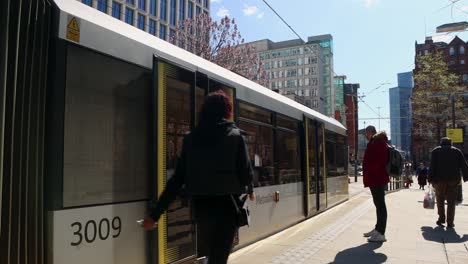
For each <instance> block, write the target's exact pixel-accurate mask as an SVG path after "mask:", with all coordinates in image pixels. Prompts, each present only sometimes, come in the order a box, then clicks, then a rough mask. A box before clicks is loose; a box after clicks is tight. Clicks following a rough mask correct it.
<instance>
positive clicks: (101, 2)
mask: <svg viewBox="0 0 468 264" xmlns="http://www.w3.org/2000/svg"><path fill="white" fill-rule="evenodd" d="M97 9H98V10H99V11H101V12H104V13H107V0H98V2H97Z"/></svg>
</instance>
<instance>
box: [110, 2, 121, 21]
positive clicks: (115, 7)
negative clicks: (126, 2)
mask: <svg viewBox="0 0 468 264" xmlns="http://www.w3.org/2000/svg"><path fill="white" fill-rule="evenodd" d="M121 12H122V5H121V4H119V3H117V2H115V1H114V2H112V16H113V17H115V18H117V19H120V17H121V15H120V13H121Z"/></svg>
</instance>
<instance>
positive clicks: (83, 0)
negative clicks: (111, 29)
mask: <svg viewBox="0 0 468 264" xmlns="http://www.w3.org/2000/svg"><path fill="white" fill-rule="evenodd" d="M81 3H83V4H85V5H89V6H92V5H93V0H81Z"/></svg>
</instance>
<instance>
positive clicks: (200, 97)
mask: <svg viewBox="0 0 468 264" xmlns="http://www.w3.org/2000/svg"><path fill="white" fill-rule="evenodd" d="M195 96H196V99H195V100H196V101H195V104H196V105H195V109H196V111H197V112H196V113H195V123H196V124H198V121H199V118H200V112H201V109H202V106H203V101H204V100H205V90H204V89H202V88H200V87H197V88H196V89H195Z"/></svg>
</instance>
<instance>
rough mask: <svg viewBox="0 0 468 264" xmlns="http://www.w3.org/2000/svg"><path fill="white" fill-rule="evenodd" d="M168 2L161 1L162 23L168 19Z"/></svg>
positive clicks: (160, 13) (160, 14)
mask: <svg viewBox="0 0 468 264" xmlns="http://www.w3.org/2000/svg"><path fill="white" fill-rule="evenodd" d="M166 6H167V0H161V2H160V6H159V18H160V19H161V20H162V21H166V19H167V8H166Z"/></svg>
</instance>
